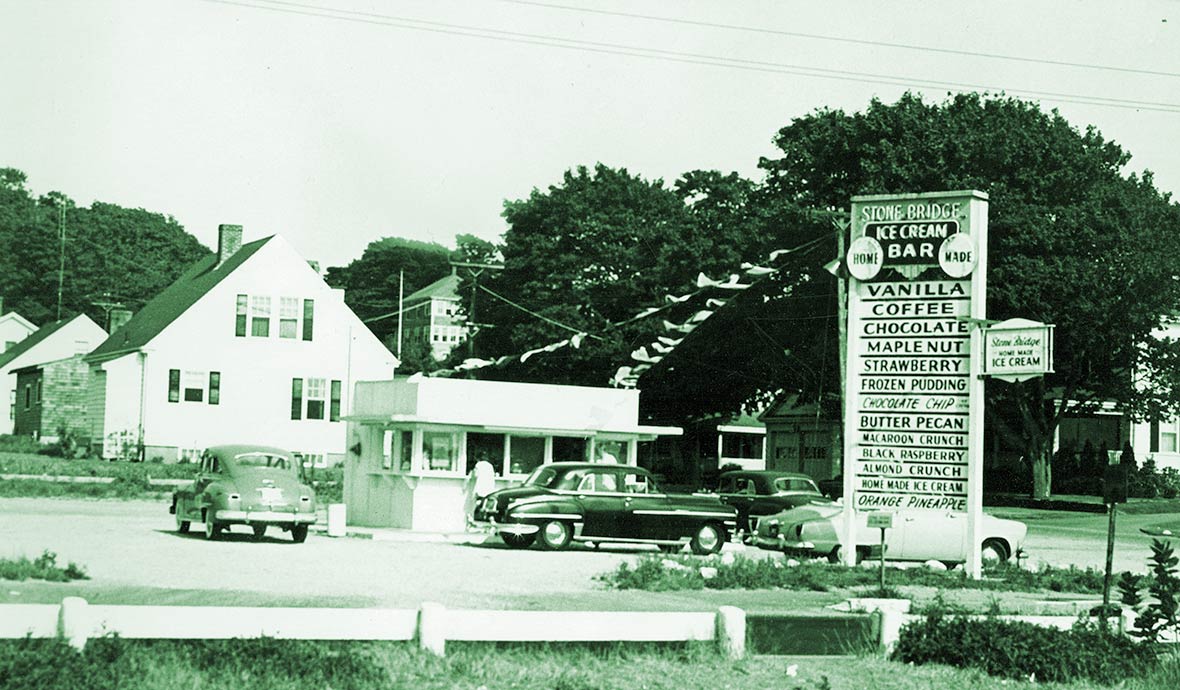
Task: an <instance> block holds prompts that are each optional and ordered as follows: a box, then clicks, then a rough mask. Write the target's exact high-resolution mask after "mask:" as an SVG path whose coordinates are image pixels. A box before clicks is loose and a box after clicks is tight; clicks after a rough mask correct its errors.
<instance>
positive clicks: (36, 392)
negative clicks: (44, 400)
mask: <svg viewBox="0 0 1180 690" xmlns="http://www.w3.org/2000/svg"><path fill="white" fill-rule="evenodd" d="M34 385H35V386H36V387H35V388H34V389H33V395H34V400H35V402H36V403H37V404H38V405H40V404H41V379H37V382H36V383H35V384H34Z"/></svg>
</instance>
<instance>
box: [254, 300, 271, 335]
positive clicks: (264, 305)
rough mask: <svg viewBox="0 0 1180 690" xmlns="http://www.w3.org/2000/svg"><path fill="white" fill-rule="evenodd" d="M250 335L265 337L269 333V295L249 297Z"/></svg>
mask: <svg viewBox="0 0 1180 690" xmlns="http://www.w3.org/2000/svg"><path fill="white" fill-rule="evenodd" d="M250 335H252V336H255V337H259V338H265V337H267V336H269V335H270V297H269V296H258V295H254V296H252V297H251V298H250Z"/></svg>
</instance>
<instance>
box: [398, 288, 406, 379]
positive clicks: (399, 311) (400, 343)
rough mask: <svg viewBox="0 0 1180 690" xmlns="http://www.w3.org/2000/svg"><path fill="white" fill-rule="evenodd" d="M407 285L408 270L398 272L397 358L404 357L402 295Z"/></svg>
mask: <svg viewBox="0 0 1180 690" xmlns="http://www.w3.org/2000/svg"><path fill="white" fill-rule="evenodd" d="M405 287H406V271H405V269H402V270H400V271H398V272H397V359H398V361H399V362H400V361H401V358H402V295H403V293H404V292H405Z"/></svg>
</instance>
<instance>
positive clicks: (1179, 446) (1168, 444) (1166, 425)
mask: <svg viewBox="0 0 1180 690" xmlns="http://www.w3.org/2000/svg"><path fill="white" fill-rule="evenodd" d="M1177 432H1178V429H1177V422H1176V421H1175V420H1173V421H1170V422H1163V423H1161V424H1160V448H1159V450H1160V452H1161V453H1176V452H1180V433H1177Z"/></svg>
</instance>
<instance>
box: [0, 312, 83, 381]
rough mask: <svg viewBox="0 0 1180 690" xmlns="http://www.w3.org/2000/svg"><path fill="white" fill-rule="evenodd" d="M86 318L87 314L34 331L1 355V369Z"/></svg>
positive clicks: (62, 320) (61, 320)
mask: <svg viewBox="0 0 1180 690" xmlns="http://www.w3.org/2000/svg"><path fill="white" fill-rule="evenodd" d="M85 316H86V315H85V314H78V315H77V316H74V317H72V318H69V319H60V320H58V321H53V322H51V323H47V324H45V325H44V326H42V327H40V328H38V329H37V330H35V331H33V332H32V333H30V334H29V335H28V336H26V337H25V339H24V340H21V341H20V342H18V343H17V344H16V345H13V346H12V347H11V348H9V349H8V350H6V351H5V352H3V353H0V369H3V368H4V367H6V366H8V363H9V362H11V361H12V360H14V359H16V358H17V357H20V356H21V355H23V354H24V353H26V352H28V351H29V350H31V349H33V348H34V347H36V346H37V344H38V343H42V342H45V339H46V338H48V337H49V336H51V335H53V334H54V333H56V332H58V331H60V330H61V329H62V327H63V326H65V325H66V324H67V323H69V322H71V321H74V320H76V319H80V318H84V317H85Z"/></svg>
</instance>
